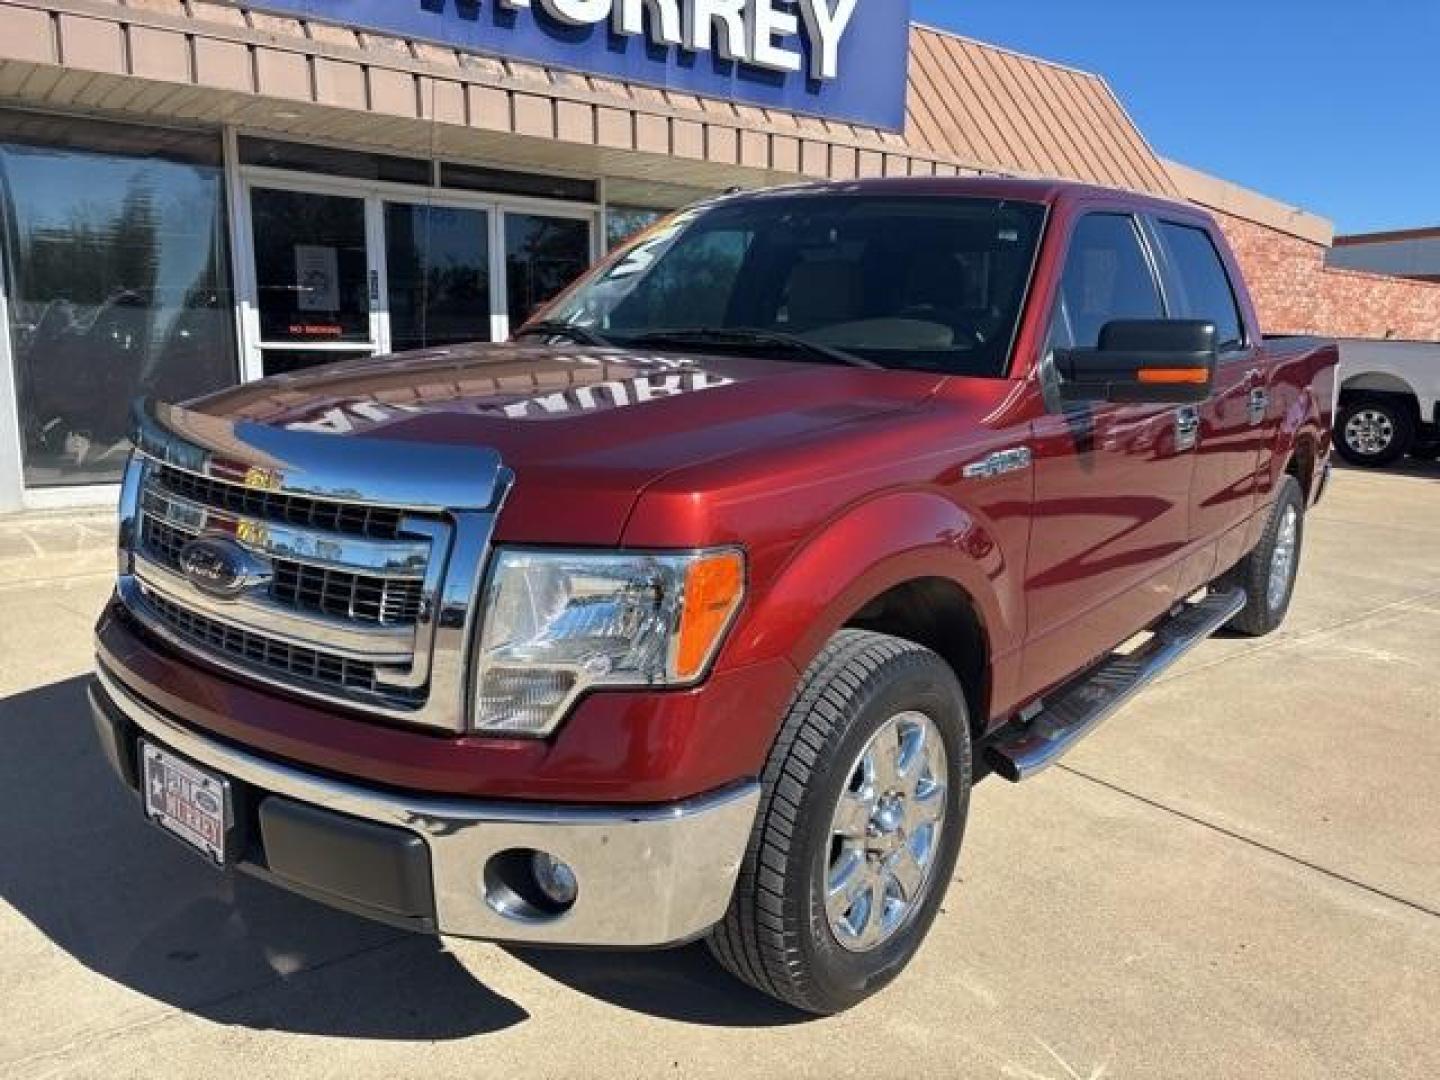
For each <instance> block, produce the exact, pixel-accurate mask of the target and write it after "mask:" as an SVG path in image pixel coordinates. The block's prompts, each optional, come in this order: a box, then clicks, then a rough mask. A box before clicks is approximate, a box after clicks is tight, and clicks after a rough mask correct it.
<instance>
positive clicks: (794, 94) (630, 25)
mask: <svg viewBox="0 0 1440 1080" xmlns="http://www.w3.org/2000/svg"><path fill="white" fill-rule="evenodd" d="M255 6H256V7H263V8H269V9H271V10H274V11H277V12H285V13H287V14H291V15H300V16H304V17H306V18H314V19H323V20H326V21H329V22H337V23H342V24H345V25H347V26H354V27H358V28H361V29H369V30H376V31H380V32H383V33H391V34H397V35H401V36H404V37H410V38H417V39H422V40H427V41H435V42H441V43H443V44H446V45H452V46H455V47H457V48H462V49H469V50H473V51H475V52H478V53H486V54H488V55H491V56H497V57H505V58H513V59H516V60H525V61H529V62H531V63H535V64H545V65H549V66H552V67H557V68H567V69H569V70H571V71H580V72H585V73H587V74H592V75H603V76H606V77H609V78H615V79H623V80H627V81H630V82H637V83H646V84H648V85H651V86H660V87H664V88H666V89H670V90H679V91H684V92H686V93H691V94H700V95H703V96H707V97H719V98H725V99H727V100H730V101H736V102H743V103H747V104H751V105H759V106H762V107H764V108H770V109H784V110H788V111H790V112H797V113H805V114H808V115H811V116H820V117H825V118H828V119H832V120H843V121H847V122H850V123H856V124H864V125H868V126H871V127H881V128H888V129H890V130H893V131H898V130H899V129H900V128H902V127H903V126H904V122H905V90H906V74H907V66H908V58H909V54H910V40H909V32H910V0H259V2H258V3H256V4H255Z"/></svg>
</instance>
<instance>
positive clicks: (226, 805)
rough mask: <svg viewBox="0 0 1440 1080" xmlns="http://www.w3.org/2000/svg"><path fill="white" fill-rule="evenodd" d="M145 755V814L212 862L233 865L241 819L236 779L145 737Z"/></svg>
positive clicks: (142, 776) (143, 778) (143, 783)
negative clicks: (231, 850)
mask: <svg viewBox="0 0 1440 1080" xmlns="http://www.w3.org/2000/svg"><path fill="white" fill-rule="evenodd" d="M140 758H141V762H142V766H141V798H142V799H143V800H144V805H145V816H146V817H147V818H149V819H150V820H151V821H152V822H154V823H155V824H156V825H157V826H159V827H160V828H162V829H164V830H165V831H166V832H167V833H169V834H170V835H171V836H173V837H175V838H176V839H178V840H180V841H182V842H183V843H184V844H185V845H186V846H187V847H189V848H190V849H191V850H192V851H194V852H195V853H196V854H198V855H200V856H201V857H202V858H205V859H206V860H207V861H208V862H210V863H211V864H212V865H214V866H216V867H224V866H225V865H227V864H228V862H229V858H228V853H227V847H228V842H229V838H230V835H231V831H232V830H233V828H234V824H235V812H234V802H233V800H232V798H231V787H230V781H229V780H228V779H226V778H225V777H223V776H221V775H220V774H218V773H214V772H211V771H210V770H209V769H205V768H201V767H200V766H199V765H196V764H195V763H194V762H192V761H189V760H187V759H185V758H183V757H180V756H179V755H178V754H175V753H173V752H172V751H170V750H167V749H165V748H164V747H163V746H157V745H156V744H154V743H152V742H148V741H146V740H144V739H142V740H140Z"/></svg>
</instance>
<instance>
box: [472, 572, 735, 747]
mask: <svg viewBox="0 0 1440 1080" xmlns="http://www.w3.org/2000/svg"><path fill="white" fill-rule="evenodd" d="M744 593H745V561H744V557H743V556H742V555H741V554H740V552H738V551H733V550H723V551H706V552H697V553H693V554H683V555H670V554H633V555H632V554H598V553H595V554H592V553H579V552H571V553H562V552H539V551H503V550H502V551H501V552H499V553H498V555H497V556H496V559H495V566H494V572H493V575H492V577H491V579H490V586H489V589H488V592H487V595H486V604H485V629H484V632H483V633H482V634H481V639H480V650H479V656H478V658H477V663H476V671H475V717H474V728H475V730H476V731H479V732H482V733H485V734H492V735H532V736H542V735H548V734H549V733H550V732H551V731H553V730H554V729H555V726H556V725H557V724H559V723H560V721H561V720H562V719H564V716H565V713H566V712H567V711H568V710H569V707H570V704H571V703H572V702H573V701H574V700H575V698H576V697H577V696H579V695H580V694H581V693H583V692H584V691H586V690H592V689H596V688H599V687H625V686H629V687H634V686H687V685H690V684H693V683H695V682H696V681H698V680H699V679H700V678H701V677H702V676H703V675H704V674H705V670H706V668H708V667H709V665H710V661H711V660H712V659H714V656H715V653H716V651H717V650H718V649H719V647H720V642H721V640H722V639H723V638H724V636H725V631H726V630H728V629H729V627H730V623H731V621H732V620H733V619H734V617H735V613H736V611H738V610H739V609H740V601H741V599H742V598H743V596H744Z"/></svg>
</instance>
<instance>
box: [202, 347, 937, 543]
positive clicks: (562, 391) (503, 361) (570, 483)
mask: <svg viewBox="0 0 1440 1080" xmlns="http://www.w3.org/2000/svg"><path fill="white" fill-rule="evenodd" d="M941 381H942V379H941V378H940V377H939V376H935V375H927V374H922V373H905V372H890V371H873V370H868V369H862V368H848V367H838V366H833V365H826V364H818V363H795V362H780V361H775V360H769V359H764V358H759V357H735V356H726V357H712V356H695V355H691V354H688V353H666V352H663V351H657V352H646V353H643V354H631V353H626V352H622V351H618V350H613V349H592V348H567V349H556V348H550V347H543V346H522V345H467V346H462V347H455V348H446V349H434V350H429V351H426V352H419V353H410V354H403V355H399V356H391V357H384V358H375V359H365V360H360V361H350V362H346V363H341V364H334V365H329V366H326V367H323V368H318V369H313V370H310V371H306V372H302V373H298V374H293V375H281V376H275V377H272V378H269V379H265V380H262V381H260V382H256V383H250V384H248V385H245V386H241V387H236V388H234V389H231V390H227V391H224V392H222V393H220V394H216V395H214V396H211V397H208V398H205V399H202V400H201V401H198V402H194V403H191V404H190V405H189V406H187V408H190V409H192V410H195V411H198V412H202V413H206V414H210V415H214V416H219V417H224V418H226V419H229V420H247V421H251V422H255V423H261V424H267V425H271V426H275V427H281V428H285V429H288V430H292V431H306V432H313V433H318V434H324V435H331V436H334V437H336V438H363V439H366V440H390V441H397V442H412V443H413V442H421V443H440V444H449V445H462V446H477V447H478V446H483V447H490V448H493V449H494V450H496V451H498V452H499V454H500V456H501V458H502V460H503V461H504V463H505V465H506V466H507V467H508V468H510V469H511V470H512V471H513V472H514V473H515V477H516V483H515V485H514V487H513V489H512V492H511V495H510V497H509V499H508V501H507V503H506V508H505V511H504V514H503V515H502V518H501V523H500V538H501V539H502V540H504V541H506V542H510V543H517V542H523V543H567V544H614V543H617V542H618V541H619V538H620V535H621V532H622V530H623V528H624V525H625V521H626V518H627V516H628V515H629V512H630V510H631V508H632V507H633V506H634V503H635V500H636V499H637V498H638V497H639V495H640V494H641V493H642V492H643V491H644V490H645V488H647V487H648V486H649V485H651V484H653V483H654V482H655V481H657V480H659V479H660V478H662V477H664V476H667V475H669V474H671V473H673V472H675V471H677V470H681V469H685V468H688V467H691V466H694V465H698V464H701V463H705V462H713V461H716V460H718V459H721V458H723V457H725V456H727V455H729V454H732V453H735V452H737V451H739V450H745V451H748V452H754V451H755V449H756V448H757V447H759V448H762V449H763V447H764V446H765V445H767V444H780V443H783V442H785V441H787V440H793V439H797V438H803V437H806V436H810V435H813V434H814V433H815V432H817V431H819V430H821V429H826V428H841V427H847V426H851V425H863V424H865V423H866V422H867V421H871V420H873V419H874V418H876V417H879V416H881V415H884V414H887V413H891V412H894V411H896V410H899V409H905V408H909V407H913V406H915V405H917V404H919V403H921V402H923V401H925V400H926V399H927V398H928V397H929V396H930V395H931V394H933V393H934V391H935V389H936V388H937V387H938V386H939V384H940V383H941Z"/></svg>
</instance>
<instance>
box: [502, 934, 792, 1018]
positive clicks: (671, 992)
mask: <svg viewBox="0 0 1440 1080" xmlns="http://www.w3.org/2000/svg"><path fill="white" fill-rule="evenodd" d="M506 951H507V952H509V953H510V954H511V955H512V956H514V957H515V958H516V959H517V960H520V961H521V962H523V963H525V964H528V965H529V966H530V967H532V968H534V969H535V970H536V971H538V972H540V973H541V974H542V975H546V976H548V977H549V978H551V979H554V980H555V981H556V982H558V983H563V984H564V985H565V986H568V987H570V988H571V989H573V990H577V991H579V992H580V993H582V994H587V995H589V996H590V997H593V998H596V999H598V1000H600V1001H605V1002H608V1003H609V1004H611V1005H616V1006H619V1007H620V1008H622V1009H629V1010H630V1011H632V1012H638V1013H644V1014H646V1015H647V1016H658V1017H661V1018H662V1019H666V1020H680V1021H683V1022H685V1023H688V1024H708V1025H712V1026H717V1027H782V1026H785V1025H789V1024H803V1023H806V1022H808V1021H811V1020H814V1019H816V1018H815V1017H813V1016H811V1015H810V1014H809V1013H803V1012H800V1011H799V1010H798V1009H792V1008H790V1007H789V1006H788V1005H782V1004H780V1003H779V1002H776V1001H772V1000H771V999H770V998H767V997H765V996H764V995H763V994H761V993H760V992H759V991H756V990H751V989H750V988H749V987H746V986H744V985H742V984H741V983H739V982H737V981H736V980H735V979H733V978H731V977H730V976H729V975H728V974H727V973H726V972H725V971H723V970H722V969H721V968H720V966H719V965H718V964H717V963H716V962H715V961H714V960H712V959H711V958H710V954H709V952H708V951H707V950H706V948H705V946H704V945H703V944H699V943H697V944H694V945H688V946H686V947H685V948H683V949H669V950H662V951H654V952H641V953H629V952H589V951H585V952H581V951H576V950H571V949H531V948H520V947H518V946H517V947H510V948H507V950H506Z"/></svg>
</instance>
